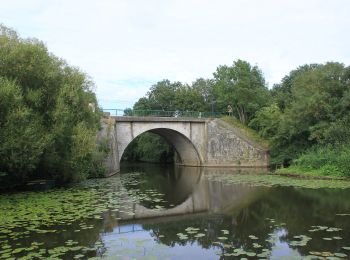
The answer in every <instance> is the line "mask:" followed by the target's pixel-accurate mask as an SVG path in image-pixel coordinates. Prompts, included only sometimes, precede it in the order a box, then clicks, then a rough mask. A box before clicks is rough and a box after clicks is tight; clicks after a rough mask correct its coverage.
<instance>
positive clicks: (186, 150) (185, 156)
mask: <svg viewBox="0 0 350 260" xmlns="http://www.w3.org/2000/svg"><path fill="white" fill-rule="evenodd" d="M147 132H150V133H154V134H157V135H159V136H161V137H163V138H164V139H165V140H166V141H167V142H168V143H169V144H170V145H172V146H173V147H174V149H175V152H176V155H177V158H176V162H175V163H176V164H179V165H186V166H200V165H202V160H201V158H200V156H199V153H198V151H197V149H196V147H195V146H194V145H193V143H192V142H191V140H190V139H188V138H187V137H186V136H185V135H183V134H181V133H180V132H178V131H175V130H173V129H169V128H154V129H150V130H147V131H144V132H142V133H140V134H139V135H137V136H140V135H141V134H143V133H147ZM137 136H134V138H133V139H132V140H131V141H130V142H129V143H128V144H127V145H126V147H125V149H124V150H123V151H120V152H121V156H120V158H122V157H123V154H124V152H125V151H126V150H127V147H128V146H129V145H130V144H131V143H132V141H133V140H135V138H136V137H137Z"/></svg>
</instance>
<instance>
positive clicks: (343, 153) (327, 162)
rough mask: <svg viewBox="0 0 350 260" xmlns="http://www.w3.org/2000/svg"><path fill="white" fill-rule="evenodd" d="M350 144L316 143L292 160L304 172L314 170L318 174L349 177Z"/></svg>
mask: <svg viewBox="0 0 350 260" xmlns="http://www.w3.org/2000/svg"><path fill="white" fill-rule="evenodd" d="M349 165H350V145H349V144H343V145H337V146H333V145H326V146H323V145H318V146H315V147H313V148H311V149H310V150H308V151H306V152H305V153H303V154H302V155H301V156H299V157H298V158H297V159H295V160H294V161H293V165H292V166H294V167H297V168H299V169H300V168H302V169H304V172H312V171H314V170H316V171H317V172H318V173H319V174H320V175H333V176H344V177H350V168H349Z"/></svg>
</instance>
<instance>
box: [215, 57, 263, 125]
mask: <svg viewBox="0 0 350 260" xmlns="http://www.w3.org/2000/svg"><path fill="white" fill-rule="evenodd" d="M214 84H215V85H214V91H215V95H216V99H217V103H218V106H219V107H220V109H221V111H222V112H226V110H227V106H228V105H230V106H231V107H232V108H234V114H235V115H236V116H237V117H238V118H239V120H240V121H241V123H243V124H248V123H249V121H250V120H251V119H252V118H253V116H254V114H255V112H256V111H258V110H259V109H260V108H261V107H264V106H266V105H267V104H268V102H269V91H268V89H267V87H266V86H265V80H264V77H263V75H262V73H261V71H260V70H259V68H258V67H257V66H254V67H252V66H251V65H250V64H249V63H248V62H246V61H242V60H237V61H235V62H234V63H233V65H232V66H226V65H223V66H219V67H218V68H217V70H216V72H215V73H214Z"/></svg>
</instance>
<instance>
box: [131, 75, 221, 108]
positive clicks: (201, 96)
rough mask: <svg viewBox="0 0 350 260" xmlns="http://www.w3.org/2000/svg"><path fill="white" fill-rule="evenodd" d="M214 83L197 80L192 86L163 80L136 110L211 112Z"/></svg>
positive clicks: (139, 102) (137, 103)
mask: <svg viewBox="0 0 350 260" xmlns="http://www.w3.org/2000/svg"><path fill="white" fill-rule="evenodd" d="M213 98H214V97H213V89H212V81H211V80H205V79H202V78H200V79H197V80H196V81H194V82H193V83H192V85H188V84H182V83H181V82H170V81H169V80H163V81H160V82H157V83H156V84H155V85H153V86H152V87H151V88H150V90H149V91H148V92H147V94H146V96H145V97H142V98H140V99H139V100H138V101H137V102H136V103H135V105H134V107H133V109H134V110H162V111H175V110H181V111H186V110H189V111H202V112H204V111H209V110H210V109H211V101H212V100H213Z"/></svg>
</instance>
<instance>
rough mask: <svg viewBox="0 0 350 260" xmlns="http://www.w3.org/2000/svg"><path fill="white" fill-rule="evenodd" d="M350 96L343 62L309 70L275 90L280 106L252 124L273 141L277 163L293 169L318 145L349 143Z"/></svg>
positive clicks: (293, 75) (349, 80)
mask: <svg viewBox="0 0 350 260" xmlns="http://www.w3.org/2000/svg"><path fill="white" fill-rule="evenodd" d="M349 92H350V68H349V67H345V66H344V65H343V64H341V63H335V62H329V63H326V64H311V65H304V66H301V67H299V68H298V69H297V70H294V71H292V72H291V73H290V74H289V75H288V76H286V77H284V78H283V80H282V82H281V84H278V85H276V86H275V87H274V88H273V89H272V90H271V93H272V96H273V99H274V103H273V104H272V105H271V106H269V107H265V108H262V109H260V110H259V111H258V112H257V113H256V114H255V118H254V119H253V120H252V122H251V123H250V126H251V127H253V128H255V129H256V130H258V131H259V133H260V134H261V135H262V136H263V137H265V138H268V139H269V140H270V144H271V157H272V163H275V164H285V165H286V164H287V165H288V164H289V163H290V162H291V161H292V160H294V159H296V158H297V157H298V156H299V155H300V154H302V153H303V152H305V151H306V150H308V149H309V148H310V147H312V146H314V145H318V146H317V147H320V146H319V145H321V146H325V145H327V144H331V145H338V144H341V143H347V142H349V140H350V113H349V111H350V109H349V108H350V97H349ZM327 151H328V152H330V151H331V149H328V150H327Z"/></svg>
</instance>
